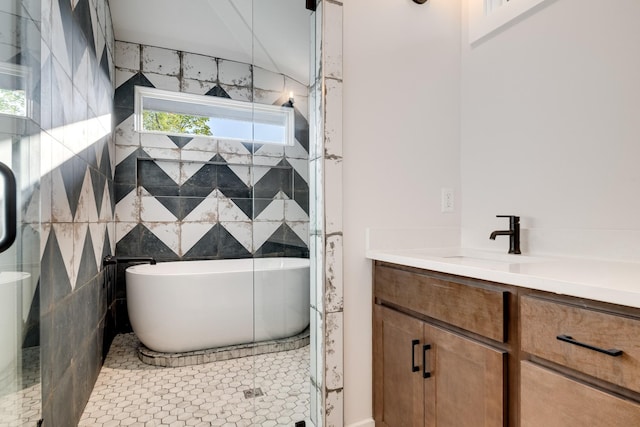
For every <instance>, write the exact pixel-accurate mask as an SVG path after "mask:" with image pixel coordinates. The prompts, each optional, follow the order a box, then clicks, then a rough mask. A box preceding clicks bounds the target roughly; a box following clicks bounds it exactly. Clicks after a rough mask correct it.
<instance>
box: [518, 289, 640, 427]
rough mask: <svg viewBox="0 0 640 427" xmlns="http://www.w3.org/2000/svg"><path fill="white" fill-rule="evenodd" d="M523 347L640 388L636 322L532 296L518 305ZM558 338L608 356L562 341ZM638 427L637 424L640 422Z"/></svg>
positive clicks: (639, 330) (639, 331) (639, 342)
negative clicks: (603, 351) (560, 337)
mask: <svg viewBox="0 0 640 427" xmlns="http://www.w3.org/2000/svg"><path fill="white" fill-rule="evenodd" d="M520 313H521V315H520V322H521V333H522V338H521V339H522V344H521V345H522V350H523V351H525V352H527V353H530V354H533V355H535V356H538V357H541V358H543V359H546V360H549V361H551V362H554V363H557V364H560V365H562V366H566V367H568V368H571V369H574V370H576V371H579V372H583V373H585V374H587V375H591V376H593V377H595V378H599V379H601V380H604V381H608V382H610V383H613V384H616V385H619V386H622V387H624V388H627V389H630V390H633V391H636V392H640V321H638V320H637V319H633V318H628V317H623V316H618V315H614V314H608V313H602V312H599V311H595V310H591V309H586V308H582V307H577V306H571V305H567V304H561V303H557V302H555V301H548V300H545V299H540V298H536V297H531V296H525V297H522V299H521V303H520ZM559 336H568V337H571V338H572V339H573V340H574V341H575V342H577V343H580V344H586V345H589V346H592V347H597V348H599V349H604V350H607V351H609V352H610V353H612V352H611V351H610V350H620V351H621V352H622V353H621V354H620V355H619V356H612V355H610V354H605V353H602V352H599V351H596V350H594V349H589V348H585V347H582V346H580V345H576V344H572V343H569V342H565V341H561V340H559V339H558V337H559ZM638 426H640V424H638Z"/></svg>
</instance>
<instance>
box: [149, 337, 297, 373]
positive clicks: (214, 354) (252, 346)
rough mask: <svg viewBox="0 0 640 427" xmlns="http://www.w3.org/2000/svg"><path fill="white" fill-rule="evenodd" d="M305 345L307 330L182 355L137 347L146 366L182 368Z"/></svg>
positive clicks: (294, 348) (293, 348)
mask: <svg viewBox="0 0 640 427" xmlns="http://www.w3.org/2000/svg"><path fill="white" fill-rule="evenodd" d="M306 345H309V328H307V329H305V330H304V331H302V332H301V333H299V334H298V335H294V336H292V337H288V338H282V339H279V340H272V341H262V342H255V343H248V344H238V345H230V346H227V347H218V348H211V349H207V350H197V351H187V352H184V353H161V352H157V351H153V350H149V349H148V348H147V347H145V346H144V344H142V343H140V346H139V347H138V357H139V358H140V360H141V361H142V362H143V363H146V364H147V365H153V366H162V367H170V368H179V367H182V366H190V365H202V364H205V363H211V362H219V361H222V360H229V359H237V358H240V357H248V356H255V355H258V354H266V353H276V352H279V351H288V350H296V349H299V348H302V347H304V346H306Z"/></svg>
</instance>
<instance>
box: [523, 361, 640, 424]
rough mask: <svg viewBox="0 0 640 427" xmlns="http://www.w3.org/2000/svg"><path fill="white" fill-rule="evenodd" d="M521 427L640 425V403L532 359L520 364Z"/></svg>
mask: <svg viewBox="0 0 640 427" xmlns="http://www.w3.org/2000/svg"><path fill="white" fill-rule="evenodd" d="M520 378H521V382H520V386H521V402H520V407H521V411H520V416H521V427H584V426H589V427H630V426H640V405H638V404H637V403H635V402H632V401H629V400H624V399H621V398H619V397H616V396H613V395H611V394H608V393H605V392H603V391H600V390H598V389H596V388H594V387H591V386H588V385H586V384H583V383H579V382H577V381H574V380H572V379H569V378H568V377H565V376H564V375H561V374H558V373H555V372H553V371H550V370H548V369H545V368H542V367H540V366H537V365H535V364H533V363H530V362H524V361H523V362H521V364H520Z"/></svg>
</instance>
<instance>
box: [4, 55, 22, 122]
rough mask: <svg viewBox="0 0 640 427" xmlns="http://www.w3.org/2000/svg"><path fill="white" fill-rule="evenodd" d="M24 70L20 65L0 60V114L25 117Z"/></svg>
mask: <svg viewBox="0 0 640 427" xmlns="http://www.w3.org/2000/svg"><path fill="white" fill-rule="evenodd" d="M25 70H26V69H25V68H24V67H22V66H20V65H14V64H9V63H6V62H0V114H8V115H11V116H20V117H26V115H27V96H26V92H25V89H24V88H25V85H26V79H25V76H26V71H25Z"/></svg>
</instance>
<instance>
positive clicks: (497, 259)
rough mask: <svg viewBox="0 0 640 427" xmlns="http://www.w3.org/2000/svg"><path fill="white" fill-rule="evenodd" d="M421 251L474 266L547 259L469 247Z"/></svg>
mask: <svg viewBox="0 0 640 427" xmlns="http://www.w3.org/2000/svg"><path fill="white" fill-rule="evenodd" d="M420 252H421V254H422V255H426V256H428V257H429V258H432V259H434V260H438V261H442V262H449V263H455V264H463V265H474V266H500V265H502V266H506V265H513V264H530V263H536V262H542V261H545V259H544V258H541V257H535V256H530V255H515V254H508V253H498V252H490V251H484V250H480V249H467V248H439V249H423V250H421V251H420Z"/></svg>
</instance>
